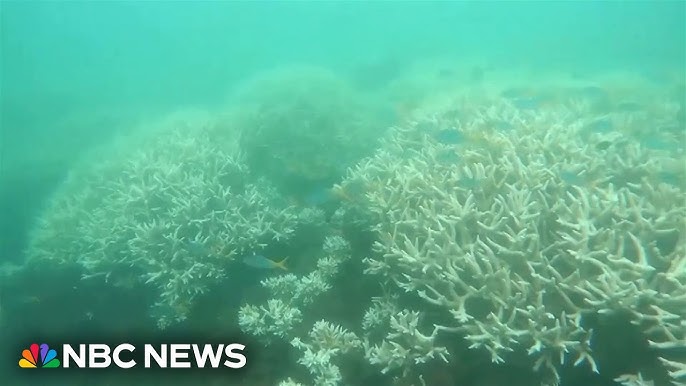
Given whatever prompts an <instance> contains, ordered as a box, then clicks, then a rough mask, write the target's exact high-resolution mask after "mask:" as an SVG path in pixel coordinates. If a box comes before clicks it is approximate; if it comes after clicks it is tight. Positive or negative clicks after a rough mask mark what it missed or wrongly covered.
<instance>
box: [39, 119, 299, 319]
mask: <svg viewBox="0 0 686 386" xmlns="http://www.w3.org/2000/svg"><path fill="white" fill-rule="evenodd" d="M216 124H217V123H216V122H213V121H212V120H210V119H200V118H198V117H196V116H184V115H180V116H174V117H171V118H170V119H168V120H165V121H163V122H160V123H159V124H158V125H156V127H158V128H157V129H156V130H155V131H153V132H152V133H150V134H148V135H146V136H144V137H143V138H126V139H124V140H122V141H121V143H120V144H119V146H118V147H117V150H115V151H111V153H112V155H111V156H109V157H107V158H106V160H104V161H100V158H98V159H95V161H93V159H94V158H90V159H88V162H84V163H82V164H81V165H80V167H77V168H76V169H75V170H74V171H73V172H72V173H71V174H70V175H69V178H68V180H67V181H65V183H64V184H63V185H62V186H61V187H60V189H59V190H58V191H57V192H55V194H54V196H53V198H52V199H51V200H50V202H48V204H47V207H46V209H45V211H44V213H43V215H42V217H41V218H40V220H39V222H38V225H37V227H36V228H35V229H34V230H33V233H32V240H31V244H30V247H29V250H28V261H29V264H41V263H44V262H45V261H50V262H57V263H62V264H76V265H77V266H78V267H80V269H81V270H82V272H83V278H84V279H93V280H103V281H105V282H106V283H108V284H110V285H113V286H120V287H127V288H129V289H132V288H140V287H144V288H149V289H152V290H153V291H154V292H155V293H156V295H154V296H155V298H156V300H154V305H153V306H152V310H151V313H152V315H154V317H155V318H156V320H157V321H158V324H159V326H160V327H162V328H164V327H166V326H168V325H170V324H173V323H176V322H178V321H181V320H184V319H185V318H186V317H187V315H188V313H189V311H190V309H191V307H192V305H193V302H194V300H195V299H196V297H197V296H198V295H200V294H202V293H204V292H205V291H207V289H208V288H209V287H210V286H211V285H212V284H213V283H217V282H219V281H221V280H223V279H224V278H225V276H226V275H227V271H230V268H229V265H230V264H231V263H232V261H233V260H234V259H235V258H236V257H240V256H241V255H244V254H248V253H251V252H252V251H255V250H260V249H261V248H263V247H265V246H266V245H268V244H270V243H277V242H278V243H283V242H285V241H286V240H288V239H289V238H290V237H292V236H293V234H294V232H295V230H296V228H297V226H298V224H301V223H303V222H307V221H309V219H308V218H304V217H303V216H301V213H299V212H298V211H297V210H296V209H295V208H293V207H291V206H288V205H286V203H285V200H284V199H282V198H280V196H279V195H278V194H277V193H276V191H275V189H274V188H273V187H272V186H271V185H270V184H269V183H268V182H267V181H265V180H263V179H253V178H252V177H251V175H250V174H249V171H248V169H247V167H246V165H245V164H244V162H243V161H242V160H241V158H240V157H239V155H238V152H237V149H236V146H235V145H232V144H230V143H222V142H217V141H212V140H211V137H210V135H209V133H211V132H212V130H214V129H215V126H216ZM305 217H306V216H305Z"/></svg>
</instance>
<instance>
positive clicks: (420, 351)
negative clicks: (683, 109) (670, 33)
mask: <svg viewBox="0 0 686 386" xmlns="http://www.w3.org/2000/svg"><path fill="white" fill-rule="evenodd" d="M280 76H282V77H283V79H280V81H279V82H276V83H274V81H273V79H272V80H270V81H269V82H267V84H268V86H269V87H266V89H264V91H265V92H264V93H260V92H257V93H256V94H255V95H256V96H255V98H257V99H258V100H259V98H263V100H262V102H264V103H261V104H260V103H257V106H258V107H257V108H255V104H253V105H251V108H253V109H252V110H250V111H251V113H250V114H249V115H248V116H245V115H244V116H242V117H241V118H239V119H236V122H238V123H235V125H233V126H235V127H233V126H232V125H228V126H232V127H233V128H232V129H231V130H233V131H231V130H229V129H227V128H222V125H216V124H214V123H212V122H209V123H208V122H206V121H203V120H198V119H195V118H194V119H187V120H183V119H176V120H171V121H169V122H166V123H164V124H163V125H162V126H165V127H169V130H168V131H163V132H162V134H163V135H155V136H153V138H152V139H148V140H145V141H143V145H142V146H136V147H135V149H137V150H135V151H130V150H128V151H126V152H124V153H122V154H123V155H122V156H119V157H116V156H114V157H110V158H109V159H110V161H107V162H104V163H97V164H95V165H88V167H83V168H81V169H82V171H81V172H79V173H74V174H73V175H72V177H71V178H70V179H69V181H67V182H66V183H65V184H64V185H63V187H62V189H61V190H60V191H58V192H57V193H56V194H55V196H54V199H53V200H52V201H51V203H50V205H49V206H48V207H47V209H46V210H45V212H44V215H43V217H42V219H41V222H40V225H39V226H38V227H37V228H36V229H35V231H34V233H33V239H32V244H31V249H30V251H29V256H30V261H36V262H43V261H46V260H51V261H57V262H60V263H65V264H76V265H78V266H79V267H80V269H81V270H82V272H83V279H84V280H103V281H105V282H106V283H109V284H111V285H115V286H125V285H131V284H134V285H138V286H144V287H146V288H150V289H152V290H154V291H155V292H156V294H157V295H156V300H155V302H154V303H153V304H151V305H150V312H151V315H152V316H153V317H154V318H156V319H155V320H156V321H157V322H158V324H159V327H161V328H165V327H168V326H170V325H173V324H177V323H180V322H182V321H183V320H184V319H185V318H186V317H188V312H189V310H190V309H191V306H192V305H193V303H194V301H195V300H196V298H197V297H198V296H200V295H201V294H203V293H204V292H206V291H208V290H209V289H210V287H211V285H212V284H213V283H218V282H225V281H230V280H231V277H232V276H231V275H232V269H233V267H234V265H232V264H241V261H242V258H243V257H244V256H247V255H252V254H257V255H260V256H261V255H262V254H264V253H263V252H264V251H265V250H267V248H269V247H271V246H273V245H289V243H291V242H293V240H296V239H297V238H298V235H299V234H301V233H302V232H303V229H312V228H308V227H314V228H318V229H324V233H325V234H324V237H322V240H323V241H322V242H321V246H320V248H319V250H318V251H315V252H310V253H308V255H307V256H291V258H290V259H289V263H291V262H293V263H297V265H298V266H299V267H301V269H299V270H293V271H283V270H281V269H276V270H273V271H270V273H269V274H268V275H266V276H265V277H263V278H262V279H258V280H261V283H260V284H261V286H262V287H263V289H264V291H263V292H264V293H266V294H268V296H267V297H265V298H264V299H263V300H261V301H260V300H255V299H254V298H251V299H252V300H251V303H250V304H244V305H243V306H242V307H241V308H240V310H239V311H238V323H239V325H240V327H241V329H242V330H243V331H244V332H246V333H249V334H251V335H253V336H255V337H256V339H257V340H258V341H259V342H262V344H263V345H265V346H267V345H270V344H273V343H274V342H276V341H281V342H287V343H290V345H291V346H292V349H293V352H295V353H297V355H296V357H295V359H294V360H295V361H297V363H293V366H295V367H296V368H297V367H298V366H299V365H301V366H302V369H303V370H306V371H300V370H297V371H294V372H293V373H292V376H291V377H290V378H286V379H284V380H283V381H282V382H281V383H280V385H282V386H287V385H290V386H293V385H317V386H324V385H344V384H348V383H346V382H349V381H346V372H345V371H344V365H343V364H344V363H345V361H346V360H347V359H350V358H353V359H354V360H356V361H357V362H359V363H366V364H367V365H368V366H369V367H370V368H371V369H374V371H376V372H377V373H381V374H385V375H387V376H389V377H392V378H395V379H397V380H398V381H399V382H406V383H403V384H408V385H409V384H415V385H420V384H431V382H430V381H428V380H427V379H426V378H427V375H426V374H422V371H421V369H422V366H423V365H425V364H427V363H433V362H439V363H448V364H450V363H453V362H454V361H457V360H459V359H457V358H456V355H455V351H454V350H455V348H456V347H463V348H464V350H467V351H470V350H471V352H474V353H479V354H480V355H484V356H485V357H486V358H488V360H489V361H490V362H492V363H494V364H503V363H517V364H520V365H521V364H522V363H524V364H526V366H529V367H530V368H532V369H533V371H534V373H535V374H536V375H537V376H538V377H539V378H538V379H537V382H540V384H542V385H557V384H559V383H560V382H561V381H563V380H562V379H561V376H562V375H563V374H561V371H560V369H561V368H562V367H563V366H577V367H579V368H583V369H585V370H586V371H588V372H589V373H592V372H595V373H601V374H602V373H603V371H604V368H603V366H602V360H601V359H600V358H598V357H596V356H594V326H596V325H597V324H598V323H602V320H604V319H606V318H613V317H615V318H620V319H623V320H626V321H628V322H630V323H631V324H632V325H633V326H635V328H636V329H637V330H638V331H639V333H640V334H642V338H643V339H644V341H645V342H646V345H647V346H648V347H649V349H650V352H651V353H652V354H653V355H654V359H655V364H654V365H653V366H656V367H658V370H657V372H656V371H655V370H654V369H653V370H652V372H651V374H653V375H654V374H656V373H657V374H658V376H659V374H660V372H661V374H662V376H663V379H668V380H670V381H671V382H672V383H673V384H674V385H686V364H684V361H683V359H684V357H683V355H682V356H679V355H678V354H679V353H680V352H681V353H683V351H684V350H686V204H685V202H684V185H685V182H686V181H685V179H684V170H683V168H684V161H685V160H684V148H683V143H681V142H680V139H683V138H682V136H683V127H682V128H681V129H680V130H681V131H679V130H674V129H673V128H670V126H669V125H670V124H672V123H673V122H671V121H669V119H670V117H674V116H676V114H675V113H676V111H677V110H678V108H679V105H678V102H676V103H675V102H673V101H670V100H668V99H664V98H662V99H661V98H660V97H654V98H651V100H650V101H646V103H650V106H649V107H646V108H644V109H640V110H639V107H640V105H639V107H635V108H632V109H626V108H615V107H613V104H612V103H610V102H612V98H614V96H613V95H612V94H611V93H608V94H607V95H605V94H603V93H602V88H600V87H597V86H593V87H594V90H596V92H594V93H592V94H589V93H587V92H584V90H585V89H584V88H581V89H575V90H571V91H570V90H568V89H564V88H562V89H560V91H559V92H558V93H557V94H554V95H552V96H546V98H545V101H546V102H545V104H543V102H541V100H542V98H539V97H538V96H536V95H535V93H534V92H531V91H529V92H528V93H527V97H526V98H525V99H526V103H523V102H521V99H522V98H523V97H522V98H519V99H516V100H517V101H519V102H517V103H515V102H513V100H515V99H513V98H514V97H513V96H512V95H515V96H516V94H517V93H516V92H515V91H514V90H506V91H505V92H502V93H500V92H494V93H489V92H486V91H483V93H482V94H480V95H469V96H466V95H457V96H450V98H448V99H446V101H443V102H442V103H438V102H436V103H431V104H428V105H424V106H420V107H418V108H417V109H416V110H415V111H413V114H412V115H411V116H409V117H404V119H402V120H400V121H398V122H397V124H395V125H394V126H392V127H390V129H388V130H386V131H383V130H381V129H380V128H378V127H374V126H373V123H370V122H372V120H369V121H364V120H361V119H360V117H357V116H354V114H352V116H351V114H350V111H351V109H353V108H354V107H355V106H356V104H355V103H353V104H350V105H348V104H347V103H348V102H347V101H348V100H352V101H354V100H356V98H355V95H354V94H351V93H352V91H349V90H348V89H346V88H341V89H337V87H338V85H339V81H338V80H335V77H333V76H330V78H331V79H334V80H331V79H330V78H329V75H327V76H322V74H321V73H317V76H315V77H314V78H313V79H314V80H313V81H312V82H313V83H314V84H315V85H316V86H317V87H311V88H307V87H302V89H293V88H292V87H290V86H289V85H293V84H303V82H305V83H306V82H308V81H310V80H311V79H310V78H308V77H307V76H306V72H303V73H300V74H298V75H297V76H291V77H289V76H288V75H283V74H281V75H280ZM327 82H328V83H327ZM256 84H258V85H259V84H260V83H259V82H258V83H256ZM275 85H276V86H275ZM277 88H278V89H279V90H292V92H294V93H300V95H299V96H298V97H297V98H296V97H292V98H291V97H288V98H286V97H284V96H283V95H280V94H279V93H270V92H267V91H269V90H274V89H277ZM587 88H588V87H587ZM332 89H334V90H337V92H335V93H332V92H329V91H327V92H323V93H319V91H321V90H324V91H326V90H332ZM598 90H600V91H598ZM599 92H600V93H601V96H602V98H600V99H601V100H602V101H601V102H597V101H598V99H599V98H598V96H597V94H598V93H599ZM308 93H309V94H308ZM282 94H284V95H287V94H288V93H287V92H285V91H284V92H283V93H282ZM265 95H266V96H265ZM532 95H533V96H532ZM329 96H331V97H330V98H331V99H327V97H329ZM274 98H277V99H279V98H280V99H279V102H280V103H278V104H276V103H273V104H270V103H271V102H273V99H274ZM284 98H286V99H284ZM608 100H609V101H610V102H608ZM289 102H291V103H292V105H290V107H289V104H288V103H289ZM618 103H619V102H618ZM637 110H638V111H637ZM246 111H247V110H246ZM291 113H292V114H291ZM305 113H306V114H305ZM293 114H295V115H293ZM303 114H305V115H306V116H308V117H310V118H311V119H310V120H309V121H307V122H305V123H303V119H304V118H303ZM239 116H240V114H239ZM346 120H352V122H353V123H354V124H355V125H356V126H355V130H352V131H346V130H347V128H348V127H350V126H347V125H346V124H345V122H346ZM181 121H182V122H181ZM180 122H181V123H180ZM670 122H671V123H670ZM222 130H224V131H225V132H224V134H225V136H224V137H222V138H233V137H232V135H233V136H235V135H236V133H240V138H241V141H240V143H239V144H235V143H232V142H231V141H230V140H226V141H222V140H218V139H217V137H214V136H217V135H218V134H217V133H218V132H222ZM227 130H228V131H227ZM650 130H652V131H650ZM229 132H230V133H229ZM227 133H229V134H227ZM360 133H364V134H360ZM370 133H372V134H370ZM375 136H376V137H379V136H382V138H373V137H375ZM289 138H290V140H293V141H296V142H298V143H297V144H294V145H298V146H293V147H289V146H288V145H287V144H286V143H287V142H288V141H289ZM146 141H147V142H146ZM339 142H340V144H341V147H339V149H347V148H355V146H353V145H354V144H355V143H358V142H359V148H360V149H365V148H368V147H369V145H370V143H372V144H375V146H376V148H375V149H371V150H369V151H367V153H366V154H353V155H352V156H348V155H346V156H345V161H343V160H342V159H341V154H338V153H337V152H327V151H323V149H324V148H323V147H322V146H324V147H326V148H330V147H332V146H334V147H335V146H336V145H337V144H338V143H339ZM304 144H307V146H305V145H304ZM317 144H320V145H317ZM300 145H302V146H300ZM130 147H131V146H129V148H130ZM270 154H271V155H275V156H276V158H270ZM353 156H354V157H357V158H358V159H357V160H356V162H352V163H350V164H346V163H347V162H348V160H349V159H350V158H351V157H353ZM277 158H278V159H277ZM308 160H312V162H309V163H308ZM317 160H320V161H317ZM318 162H319V163H318ZM341 166H343V168H341ZM345 167H347V172H345V173H344V174H343V173H341V172H340V170H341V169H345ZM336 173H339V175H336ZM286 174H289V175H290V174H295V175H297V176H299V177H301V179H300V180H299V181H307V182H311V183H312V184H311V185H312V186H315V187H316V185H317V183H319V179H320V177H321V176H322V175H323V176H326V177H327V178H329V177H331V179H333V180H334V182H337V184H336V186H335V189H334V190H335V191H337V192H339V193H341V195H342V196H345V197H346V199H344V200H341V201H340V202H339V203H337V204H336V208H334V210H333V212H332V213H328V214H327V213H325V210H324V209H325V208H317V207H314V206H311V205H310V206H308V205H302V204H293V201H292V200H289V196H290V195H298V194H300V195H301V197H302V196H304V195H305V194H307V192H304V191H299V190H298V189H297V187H296V188H293V187H290V188H292V189H289V186H288V181H287V180H285V179H280V180H278V178H277V176H278V175H286ZM277 180H278V181H277ZM324 180H326V179H324ZM344 228H345V229H347V230H348V231H347V232H340V230H341V229H344ZM354 234H358V235H359V234H367V235H370V236H369V237H371V238H372V239H373V240H372V243H371V245H372V247H371V248H367V249H366V250H362V251H360V250H357V249H356V248H357V247H355V248H353V245H354V244H353V241H352V238H350V235H354ZM265 256H266V255H265ZM267 257H269V258H271V256H267ZM277 257H278V258H279V259H278V260H281V259H282V258H284V257H286V256H277ZM272 260H274V261H276V259H272ZM302 267H305V268H304V269H302ZM344 267H353V268H351V269H355V268H354V267H358V268H357V269H358V271H357V272H356V273H355V275H356V276H355V277H354V278H355V279H358V278H359V279H360V280H362V279H364V280H366V279H372V280H373V281H376V283H377V285H376V287H372V289H370V292H369V293H366V294H365V295H366V296H367V297H366V299H359V298H357V297H354V298H349V297H347V293H348V291H349V289H350V288H351V287H353V286H354V285H355V284H354V283H351V281H355V279H353V280H349V279H347V280H336V278H340V277H341V275H343V272H344ZM345 272H347V270H345ZM346 275H347V273H346ZM373 288H375V289H373ZM322 299H336V300H335V301H336V302H340V303H342V304H346V302H350V303H348V304H349V305H351V304H353V303H354V304H356V305H357V304H360V303H361V302H362V304H365V305H366V306H365V307H368V309H367V311H366V312H362V313H360V315H359V318H358V319H357V320H354V321H351V320H349V319H340V318H339V317H336V316H334V315H329V314H327V313H326V312H321V311H320V309H319V308H318V307H317V306H316V305H317V304H318V303H317V302H318V300H322ZM325 301H326V300H325ZM642 370H645V369H641V368H636V371H635V372H633V373H627V374H612V375H611V376H612V377H616V382H618V383H620V384H622V385H627V386H629V385H631V386H634V385H644V386H647V385H654V384H658V382H657V381H655V380H653V379H652V378H651V377H650V376H648V375H646V374H647V373H645V371H642ZM308 374H309V376H308ZM532 384H534V383H532Z"/></svg>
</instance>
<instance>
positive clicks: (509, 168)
mask: <svg viewBox="0 0 686 386" xmlns="http://www.w3.org/2000/svg"><path fill="white" fill-rule="evenodd" d="M580 106H581V107H580ZM455 110H457V111H459V114H457V113H455ZM622 114H627V113H626V112H622ZM589 115H591V117H590V118H589V117H588V116H589ZM611 118H614V117H611ZM592 119H594V117H593V116H592V113H591V112H589V111H585V110H584V108H583V104H574V105H570V106H565V105H558V106H556V107H554V108H552V107H551V108H546V109H545V110H543V109H541V110H538V109H529V110H522V109H519V108H516V107H515V106H513V105H512V104H511V103H510V102H508V101H506V100H496V101H494V102H491V103H487V104H483V105H481V104H479V105H473V104H471V103H468V102H466V101H463V102H460V103H459V104H458V106H457V107H454V109H451V110H450V111H449V114H445V115H444V114H443V113H442V112H437V113H431V112H425V113H424V118H422V119H420V120H418V121H415V122H410V123H408V125H406V126H404V127H398V128H396V129H395V130H394V133H393V135H392V136H391V138H390V139H389V140H387V141H386V143H385V144H384V146H383V147H382V148H381V149H380V150H379V151H378V152H377V154H376V155H375V156H374V157H372V158H371V159H369V160H367V161H365V162H362V163H360V165H359V166H358V167H357V168H356V169H355V170H354V171H352V172H351V173H350V175H349V178H348V179H347V180H346V181H344V182H343V183H342V184H341V186H340V189H343V190H345V189H348V187H349V186H360V185H362V186H365V188H366V190H367V193H366V199H365V200H364V202H354V203H348V205H350V206H351V208H350V209H351V210H353V211H355V212H360V210H361V208H362V209H366V210H367V211H368V212H369V215H368V219H367V220H366V221H367V222H369V223H372V224H376V225H374V226H373V227H372V229H373V231H374V232H375V233H376V235H377V238H378V240H377V242H376V244H375V246H374V249H375V251H376V252H377V254H376V255H375V256H372V257H371V258H370V259H367V260H366V261H367V263H368V268H367V271H366V272H367V273H369V274H374V275H380V276H382V277H385V278H387V279H388V280H390V281H391V282H392V283H395V285H396V286H397V288H398V290H400V292H401V293H409V294H414V295H416V296H418V297H419V298H421V299H423V300H424V301H426V302H427V303H428V304H431V305H434V306H436V307H438V308H439V309H442V310H443V312H444V313H445V314H446V315H449V316H450V317H449V319H448V321H446V319H444V318H442V319H440V320H436V321H435V323H436V324H437V325H436V329H435V331H434V333H433V334H431V336H430V337H431V340H430V342H431V343H432V344H434V343H436V344H438V345H440V342H442V341H443V340H442V339H450V336H452V335H451V334H456V335H457V336H461V337H463V338H464V339H466V341H467V343H468V344H469V347H470V348H472V349H480V350H485V351H487V352H489V353H490V355H491V360H492V361H493V362H495V363H498V362H503V361H504V360H505V354H506V353H510V354H512V355H520V356H522V357H524V358H526V357H529V358H530V360H531V362H532V365H533V367H534V368H535V369H537V370H540V371H543V372H544V373H545V374H547V375H548V382H550V383H552V384H556V383H557V382H559V376H558V372H557V366H558V365H560V364H562V363H565V362H567V361H570V360H571V362H572V363H573V364H574V365H581V364H584V365H586V366H588V367H589V369H591V370H592V371H595V372H598V371H600V369H599V368H598V366H597V364H596V362H595V360H594V358H593V356H592V351H591V338H592V333H593V330H592V328H590V327H589V326H588V325H587V324H586V323H585V318H586V316H588V315H607V314H615V315H623V314H626V315H628V317H629V318H630V319H631V322H632V323H634V324H637V325H638V326H640V328H641V330H642V331H643V332H644V334H645V337H646V339H648V340H649V342H650V345H651V346H652V347H653V348H654V349H655V350H657V351H658V352H659V353H662V352H664V355H669V352H670V351H669V349H675V348H681V349H683V348H685V347H686V345H685V344H684V342H685V338H686V329H685V328H684V323H683V320H684V319H685V316H686V315H684V314H685V311H684V310H686V270H685V269H684V267H685V265H684V264H686V263H685V261H686V257H685V256H686V233H685V232H684V229H686V227H685V225H686V224H685V221H686V220H685V219H686V205H684V200H683V194H684V192H683V186H682V184H680V183H679V182H680V181H679V180H676V181H675V180H674V179H665V178H664V175H662V174H660V171H661V170H664V168H665V165H674V164H680V165H682V168H683V149H651V148H650V147H648V146H645V145H644V144H642V143H641V142H639V141H636V140H635V139H634V138H633V137H631V136H629V135H628V134H629V133H625V132H623V131H622V130H621V126H620V128H619V129H617V130H614V129H613V130H611V132H608V133H593V136H592V137H593V140H596V141H600V140H611V141H613V143H615V148H613V149H612V150H613V151H604V149H603V148H601V147H598V146H594V145H593V142H591V143H589V142H588V141H589V138H588V136H587V135H585V130H587V129H586V127H587V122H588V121H589V120H592ZM445 130H453V131H458V132H459V133H461V134H462V135H463V136H464V138H465V140H464V141H463V142H462V143H458V144H454V143H451V144H444V143H442V142H441V141H440V137H438V136H437V135H436V134H437V133H440V132H442V131H445ZM682 172H683V169H682ZM361 222H362V223H363V222H364V221H361ZM358 223H360V222H358ZM405 315H407V314H405ZM450 319H452V321H450ZM410 326H412V324H410ZM414 326H416V323H415V324H414ZM416 334H418V335H420V336H425V335H422V334H421V332H419V331H418V330H417V331H416ZM409 346H410V344H408V342H406V341H403V340H402V339H398V337H397V336H396V337H392V336H388V337H386V338H384V339H383V341H382V343H381V344H380V345H379V347H386V348H387V349H388V350H385V351H388V353H387V354H386V355H385V356H384V357H385V358H386V361H385V363H379V364H380V365H381V366H382V367H384V368H385V369H389V368H393V367H398V366H399V365H398V364H397V363H396V362H395V359H394V358H402V357H403V355H405V354H404V353H406V351H407V350H408V347H409ZM432 347H433V346H432ZM433 349H438V347H433ZM394 353H395V355H393V354H394ZM656 355H658V356H660V355H662V354H656ZM375 358H377V359H376V362H380V361H379V360H378V358H382V357H381V356H378V355H377V356H375ZM663 362H664V363H665V364H666V365H667V367H669V368H670V370H671V369H675V370H674V371H671V372H670V373H669V374H670V375H671V377H672V379H673V380H674V381H675V382H679V381H683V372H682V371H679V370H678V369H679V368H680V367H683V364H681V363H677V362H670V361H669V360H667V359H664V360H663Z"/></svg>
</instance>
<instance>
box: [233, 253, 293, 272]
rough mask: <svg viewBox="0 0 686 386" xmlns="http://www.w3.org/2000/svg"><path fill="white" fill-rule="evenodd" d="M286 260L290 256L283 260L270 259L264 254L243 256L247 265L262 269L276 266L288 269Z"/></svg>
mask: <svg viewBox="0 0 686 386" xmlns="http://www.w3.org/2000/svg"><path fill="white" fill-rule="evenodd" d="M286 260H288V258H285V259H283V260H281V261H274V260H271V259H268V258H266V257H264V256H262V255H256V254H253V255H248V256H244V257H243V263H245V265H248V266H250V267H253V268H261V269H274V268H279V269H283V270H284V271H287V270H288V268H286V265H285V263H286Z"/></svg>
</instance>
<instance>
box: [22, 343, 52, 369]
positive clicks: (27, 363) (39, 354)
mask: <svg viewBox="0 0 686 386" xmlns="http://www.w3.org/2000/svg"><path fill="white" fill-rule="evenodd" d="M21 357H22V358H21V359H19V367H21V368H24V369H35V368H38V367H47V368H55V367H60V360H59V359H57V352H56V351H55V350H53V349H51V348H50V347H49V346H48V345H47V344H45V343H42V344H41V345H40V346H39V345H38V344H36V343H34V344H32V345H31V346H29V348H28V349H25V350H24V351H22V353H21Z"/></svg>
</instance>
